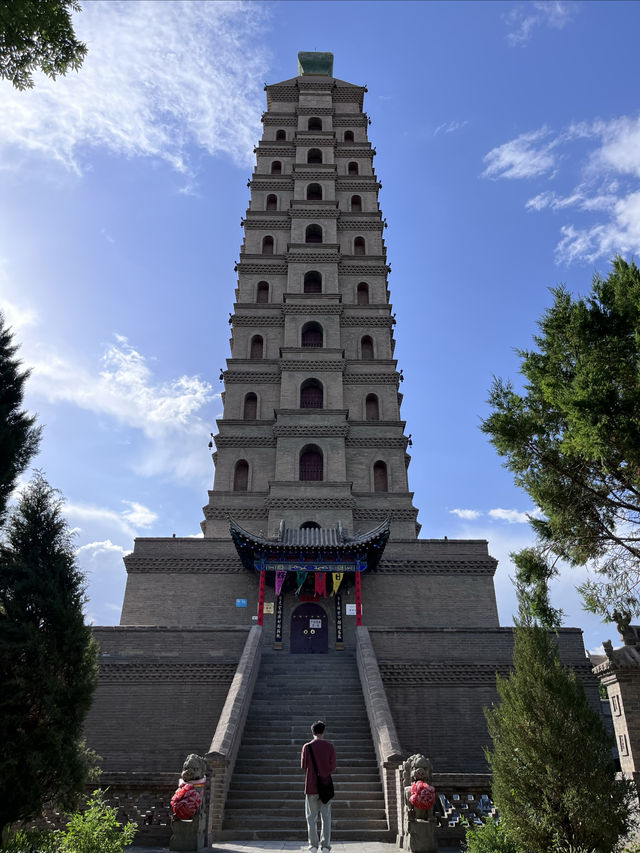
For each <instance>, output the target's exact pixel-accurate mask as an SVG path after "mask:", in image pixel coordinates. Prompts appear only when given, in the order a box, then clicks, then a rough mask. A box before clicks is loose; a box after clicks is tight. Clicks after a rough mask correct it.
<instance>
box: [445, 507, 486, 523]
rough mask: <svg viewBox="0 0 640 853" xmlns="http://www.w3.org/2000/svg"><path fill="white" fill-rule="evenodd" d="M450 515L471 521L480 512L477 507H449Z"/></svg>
mask: <svg viewBox="0 0 640 853" xmlns="http://www.w3.org/2000/svg"><path fill="white" fill-rule="evenodd" d="M449 512H450V513H451V515H457V516H458V518H464V519H466V520H467V521H473V519H474V518H479V517H480V516H481V515H482V513H481V512H480V510H478V509H450V510H449Z"/></svg>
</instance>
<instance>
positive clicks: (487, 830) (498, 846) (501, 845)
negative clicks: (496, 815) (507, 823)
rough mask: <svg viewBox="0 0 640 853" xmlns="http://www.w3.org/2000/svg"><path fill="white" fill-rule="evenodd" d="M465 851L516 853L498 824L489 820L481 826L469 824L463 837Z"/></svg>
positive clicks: (468, 852) (515, 849)
mask: <svg viewBox="0 0 640 853" xmlns="http://www.w3.org/2000/svg"><path fill="white" fill-rule="evenodd" d="M464 849H465V851H466V853H518V849H517V848H516V846H515V844H513V842H512V841H510V840H509V838H508V837H507V834H506V832H505V831H504V828H503V827H502V826H500V824H497V823H494V821H493V820H489V821H488V822H487V823H485V824H483V825H482V826H470V827H469V828H468V829H467V835H466V838H465V847H464Z"/></svg>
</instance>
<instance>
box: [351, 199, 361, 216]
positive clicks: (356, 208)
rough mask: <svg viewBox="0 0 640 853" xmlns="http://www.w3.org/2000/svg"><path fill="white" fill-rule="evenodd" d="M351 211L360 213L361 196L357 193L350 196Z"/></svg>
mask: <svg viewBox="0 0 640 853" xmlns="http://www.w3.org/2000/svg"><path fill="white" fill-rule="evenodd" d="M351 211H352V212H353V213H362V198H361V197H360V196H359V195H352V196H351Z"/></svg>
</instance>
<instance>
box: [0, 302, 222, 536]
mask: <svg viewBox="0 0 640 853" xmlns="http://www.w3.org/2000/svg"><path fill="white" fill-rule="evenodd" d="M0 310H2V311H5V312H6V314H7V316H8V317H12V316H14V317H15V316H19V315H23V316H27V317H29V321H30V326H29V328H26V327H24V328H23V331H22V335H21V339H22V347H21V349H20V357H21V359H22V360H23V362H24V365H25V367H30V368H31V371H32V372H31V377H30V379H29V382H28V385H27V391H28V393H29V394H30V395H34V396H35V397H39V398H41V399H45V400H47V401H48V402H50V403H54V404H55V403H68V404H72V405H75V406H77V407H78V408H80V409H84V410H85V411H90V412H93V413H94V414H96V415H101V416H107V417H110V418H112V419H113V421H114V422H115V423H117V424H118V425H120V426H122V427H124V428H129V429H132V430H135V431H136V432H137V433H138V435H140V436H142V437H144V444H143V447H142V448H141V450H140V452H139V453H137V454H136V455H135V459H134V461H133V462H132V465H133V467H134V470H135V471H137V472H138V473H140V474H143V475H145V476H153V475H158V474H159V475H168V476H169V477H171V478H172V479H174V480H176V481H178V482H185V483H186V482H197V483H200V482H201V481H202V475H203V459H204V456H203V448H204V447H205V446H206V441H207V439H208V436H209V431H210V426H209V424H210V422H211V420H212V415H213V414H214V413H212V412H207V407H208V406H209V405H210V404H211V403H212V402H213V401H214V400H216V399H219V397H220V395H219V394H216V393H214V391H213V388H212V386H211V385H210V384H209V383H208V382H206V381H204V380H203V379H201V378H200V377H199V376H179V377H176V378H173V379H169V380H160V379H158V378H157V377H156V376H155V375H154V372H153V371H152V369H151V367H150V366H149V359H148V358H147V357H146V356H145V355H143V354H142V353H140V352H139V351H138V350H136V349H135V348H134V347H133V346H132V345H131V344H130V343H129V341H128V340H127V339H126V338H125V337H123V336H122V335H115V341H114V343H111V344H108V345H107V346H105V348H104V351H103V354H102V357H101V358H100V361H99V362H96V363H91V362H87V360H86V359H83V358H82V357H81V356H79V355H78V354H76V353H71V354H69V353H61V352H59V351H58V349H57V348H56V347H55V346H53V345H52V344H50V343H47V342H46V340H42V334H43V330H42V328H41V327H40V326H39V320H38V317H37V314H36V313H35V312H33V311H31V310H30V309H28V308H23V307H20V306H16V305H15V303H12V302H9V301H7V300H3V299H2V298H0ZM142 509H144V508H142ZM140 512H141V510H140V505H139V504H135V503H132V504H131V505H130V509H129V510H128V513H129V516H130V520H131V518H133V516H137V519H138V521H139V519H140V517H141V516H140Z"/></svg>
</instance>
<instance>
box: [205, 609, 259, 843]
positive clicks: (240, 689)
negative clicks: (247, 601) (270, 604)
mask: <svg viewBox="0 0 640 853" xmlns="http://www.w3.org/2000/svg"><path fill="white" fill-rule="evenodd" d="M261 655H262V627H261V626H259V625H253V626H252V627H251V628H250V629H249V636H248V637H247V641H246V643H245V645H244V649H243V652H242V656H241V657H240V662H239V663H238V667H237V669H236V673H235V675H234V676H233V681H232V682H231V686H230V687H229V692H228V693H227V699H226V701H225V703H224V707H223V709H222V712H221V714H220V719H219V720H218V725H217V726H216V731H215V734H214V736H213V740H212V741H211V746H210V747H209V752H208V753H207V754H206V756H205V758H206V760H207V765H208V767H209V772H210V779H211V794H210V798H209V824H208V837H209V843H210V844H211V842H212V841H214V840H215V838H216V835H217V833H218V832H219V831H220V830H221V829H222V819H223V816H224V805H225V801H226V798H227V791H228V790H229V784H230V783H231V776H232V775H233V770H234V767H235V763H236V757H237V755H238V749H239V748H240V741H241V740H242V733H243V731H244V724H245V722H246V719H247V713H248V711H249V705H250V704H251V697H252V695H253V688H254V686H255V683H256V678H257V677H258V670H259V669H260V657H261Z"/></svg>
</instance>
